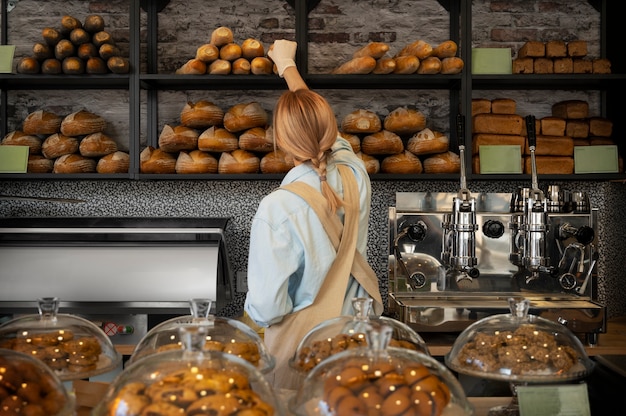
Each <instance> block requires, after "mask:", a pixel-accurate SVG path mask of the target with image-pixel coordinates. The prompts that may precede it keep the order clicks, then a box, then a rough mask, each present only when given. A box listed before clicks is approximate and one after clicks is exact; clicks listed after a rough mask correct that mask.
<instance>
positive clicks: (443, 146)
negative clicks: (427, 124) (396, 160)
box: [406, 128, 450, 156]
mask: <svg viewBox="0 0 626 416" xmlns="http://www.w3.org/2000/svg"><path fill="white" fill-rule="evenodd" d="M449 142H450V140H449V139H448V136H446V135H444V134H443V133H441V132H438V131H433V130H431V129H428V128H426V129H424V130H422V131H420V132H418V133H416V134H415V135H413V136H412V137H411V138H410V139H409V141H408V142H407V144H406V149H407V150H408V151H409V152H411V153H413V154H415V155H418V156H422V155H430V154H435V153H444V152H447V151H448V147H449Z"/></svg>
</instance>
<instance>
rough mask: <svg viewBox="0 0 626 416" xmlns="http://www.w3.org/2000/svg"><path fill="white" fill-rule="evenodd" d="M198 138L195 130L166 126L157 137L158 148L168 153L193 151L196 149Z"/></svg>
mask: <svg viewBox="0 0 626 416" xmlns="http://www.w3.org/2000/svg"><path fill="white" fill-rule="evenodd" d="M198 136H199V134H198V132H197V130H195V129H192V128H190V127H186V126H174V127H172V126H170V125H169V124H166V125H165V126H163V129H162V130H161V134H160V135H159V148H160V149H161V150H163V151H164V152H169V153H176V152H178V151H180V150H193V149H195V148H197V147H198Z"/></svg>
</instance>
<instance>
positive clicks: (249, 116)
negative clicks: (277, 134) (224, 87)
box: [224, 102, 269, 133]
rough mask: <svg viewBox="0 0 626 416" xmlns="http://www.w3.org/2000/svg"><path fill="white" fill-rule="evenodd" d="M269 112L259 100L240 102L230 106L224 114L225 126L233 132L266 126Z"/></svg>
mask: <svg viewBox="0 0 626 416" xmlns="http://www.w3.org/2000/svg"><path fill="white" fill-rule="evenodd" d="M268 118H269V116H268V114H267V112H266V111H265V110H264V109H263V107H261V104H259V103H258V102H249V103H240V104H235V105H234V106H232V107H230V108H229V109H228V111H226V114H224V127H225V128H226V130H228V131H230V132H231V133H236V132H240V131H244V130H247V129H251V128H252V127H265V126H267V124H268Z"/></svg>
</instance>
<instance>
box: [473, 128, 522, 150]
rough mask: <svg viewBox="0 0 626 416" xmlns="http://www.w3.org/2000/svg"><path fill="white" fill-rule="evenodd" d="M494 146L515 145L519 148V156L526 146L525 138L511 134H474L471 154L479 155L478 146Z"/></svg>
mask: <svg viewBox="0 0 626 416" xmlns="http://www.w3.org/2000/svg"><path fill="white" fill-rule="evenodd" d="M494 145H509V146H510V145H517V146H519V148H520V149H519V150H520V155H522V154H524V149H525V146H526V137H524V136H520V135H512V134H489V133H481V134H474V135H473V137H472V154H473V155H477V154H479V152H480V146H494Z"/></svg>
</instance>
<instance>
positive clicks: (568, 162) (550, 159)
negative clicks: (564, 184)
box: [524, 156, 574, 175]
mask: <svg viewBox="0 0 626 416" xmlns="http://www.w3.org/2000/svg"><path fill="white" fill-rule="evenodd" d="M535 166H536V167H537V173H538V174H539V175H553V174H557V175H558V174H563V175H571V174H573V173H574V158H573V157H569V156H536V157H535ZM531 169H532V168H531V160H530V157H525V158H524V173H525V174H527V175H530V174H531V173H532V172H531Z"/></svg>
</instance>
